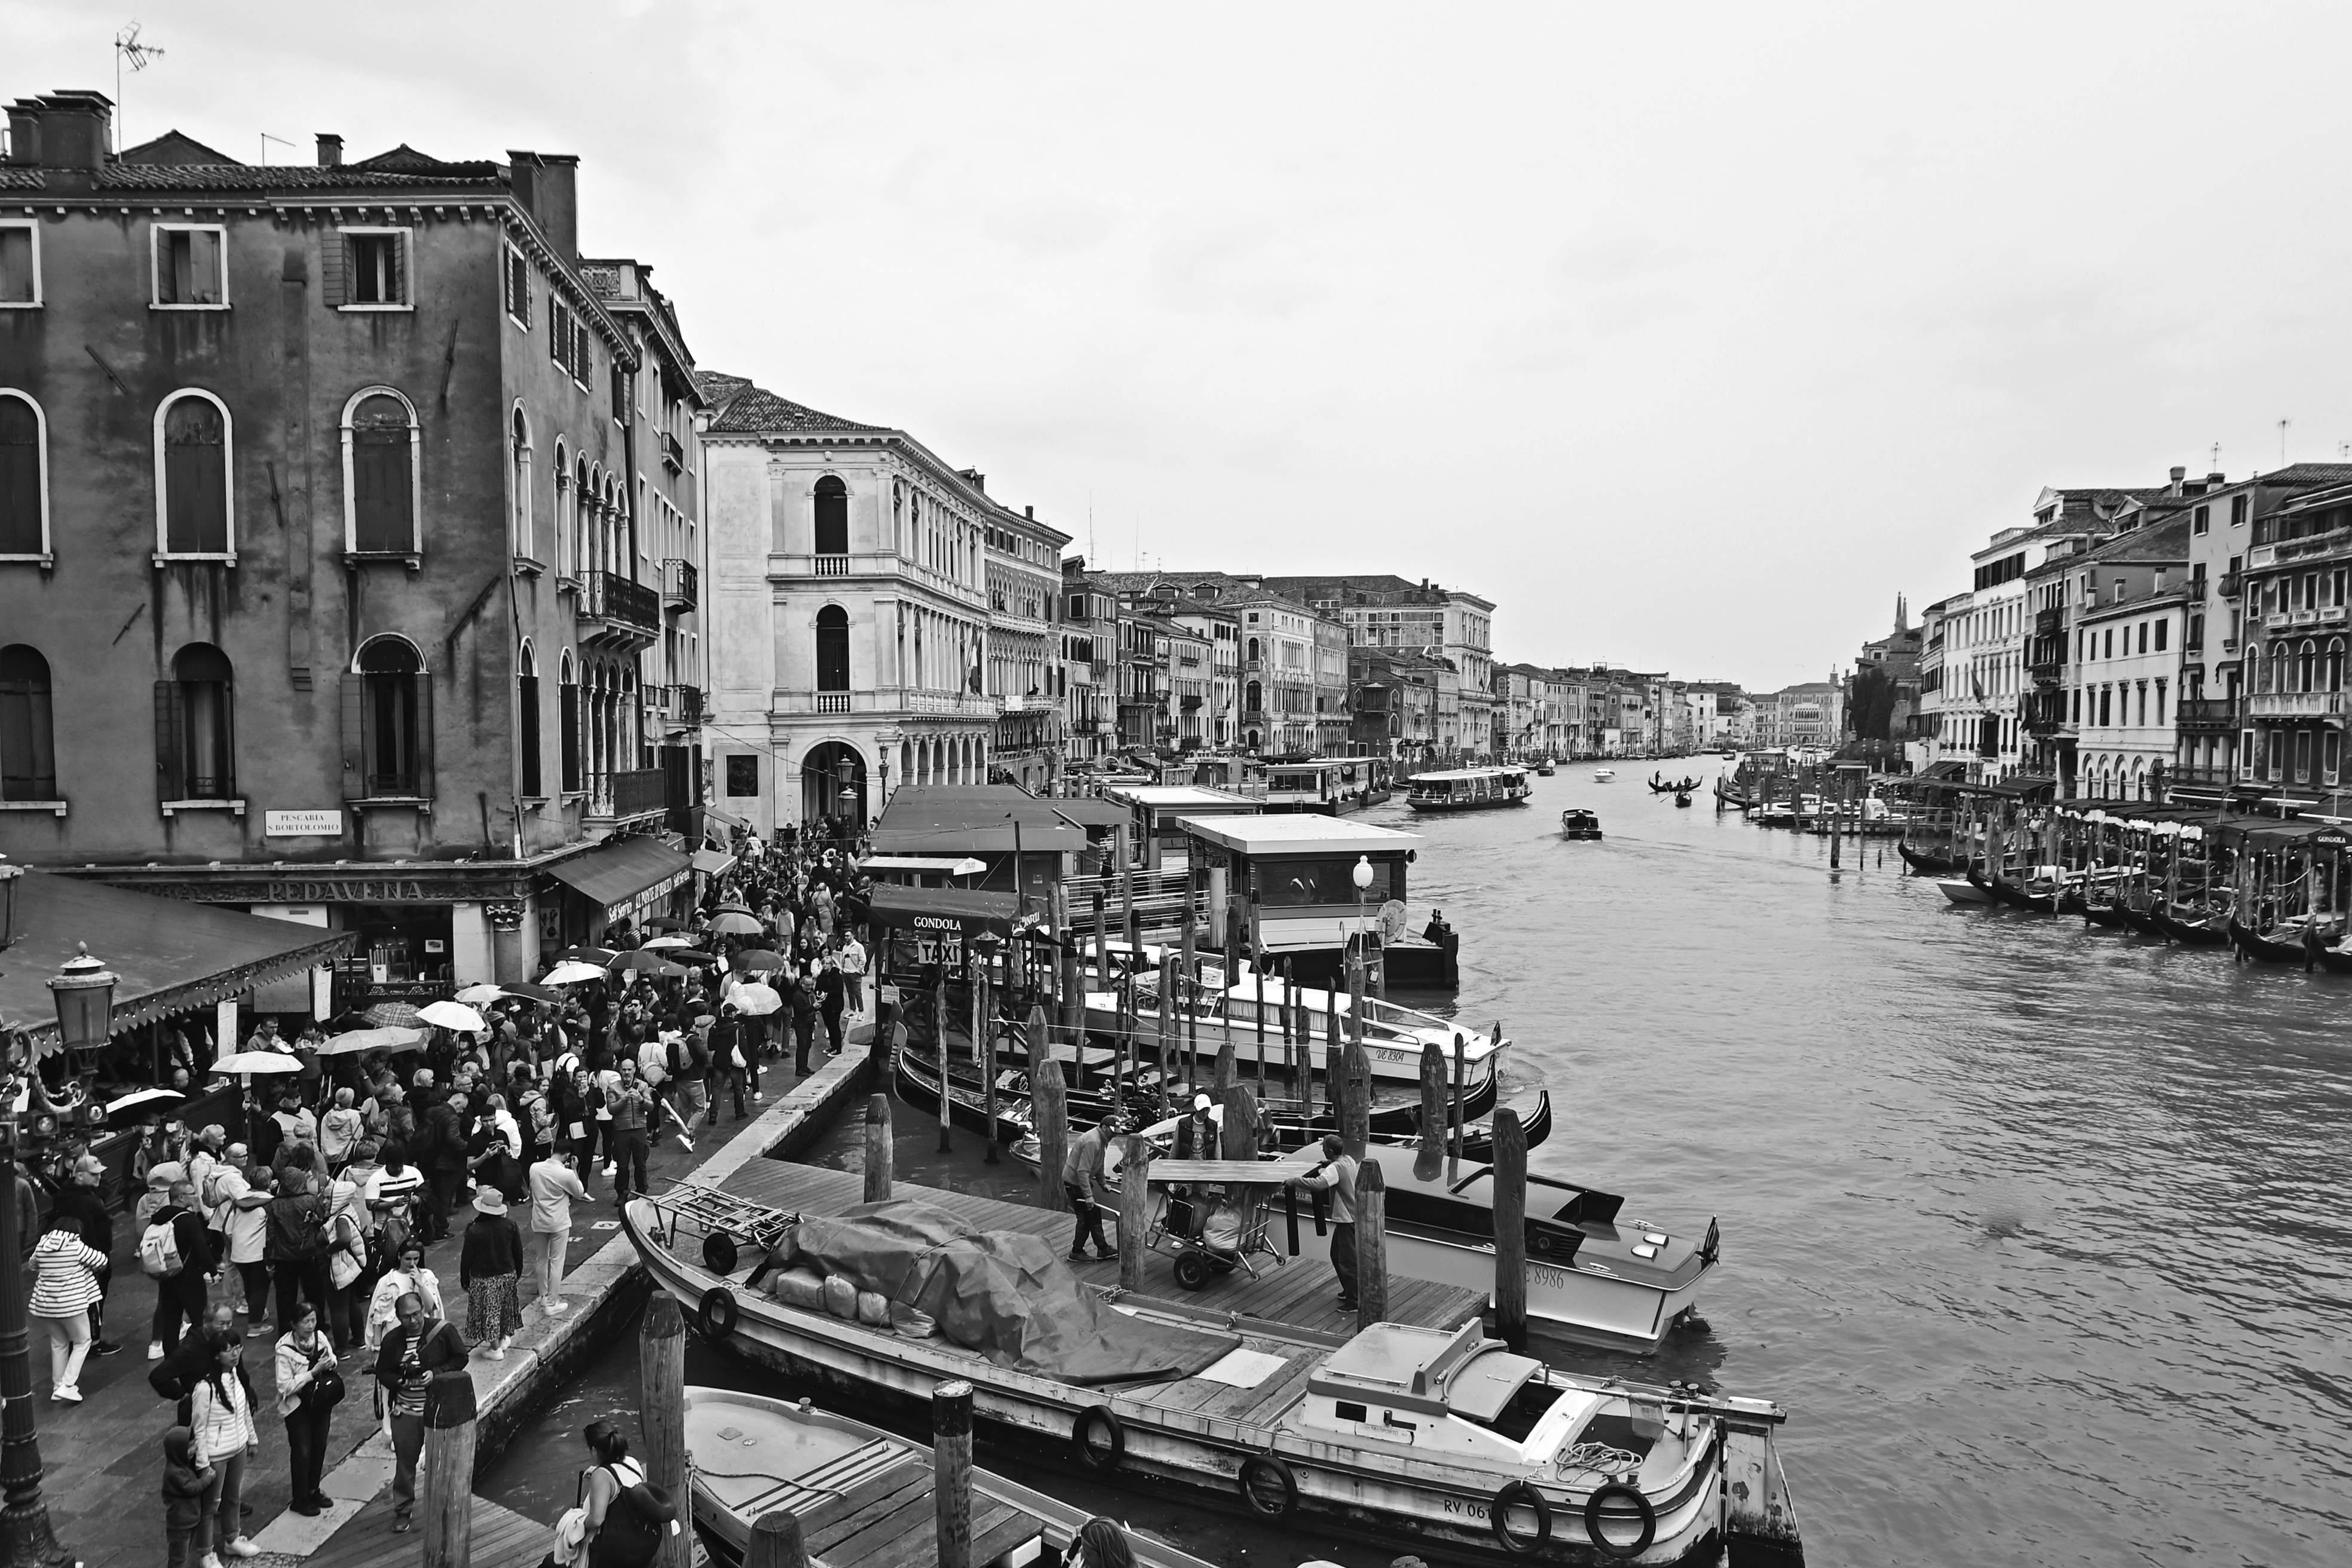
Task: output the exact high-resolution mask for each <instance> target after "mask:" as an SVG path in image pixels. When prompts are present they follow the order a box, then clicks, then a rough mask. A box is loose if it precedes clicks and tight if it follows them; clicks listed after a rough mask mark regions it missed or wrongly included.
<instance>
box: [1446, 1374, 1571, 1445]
mask: <svg viewBox="0 0 2352 1568" xmlns="http://www.w3.org/2000/svg"><path fill="white" fill-rule="evenodd" d="M1567 1392H1568V1390H1567V1389H1565V1388H1556V1387H1554V1386H1552V1385H1551V1384H1548V1383H1538V1382H1536V1381H1534V1380H1533V1379H1529V1380H1528V1382H1526V1383H1523V1384H1520V1385H1519V1391H1518V1392H1517V1394H1512V1395H1511V1398H1510V1402H1509V1403H1508V1404H1507V1405H1504V1406H1503V1407H1502V1408H1501V1409H1500V1410H1497V1411H1496V1412H1495V1415H1494V1416H1493V1418H1492V1419H1491V1420H1485V1421H1481V1420H1479V1419H1478V1417H1476V1416H1475V1415H1463V1413H1462V1412H1461V1411H1458V1410H1457V1411H1455V1412H1454V1414H1455V1415H1461V1416H1462V1418H1463V1419H1464V1420H1465V1421H1470V1422H1474V1423H1475V1424H1476V1425H1478V1426H1484V1427H1485V1428H1486V1430H1488V1431H1489V1432H1492V1433H1495V1434H1496V1436H1502V1437H1507V1438H1509V1439H1510V1440H1511V1441H1512V1442H1514V1443H1524V1442H1526V1441H1527V1440H1528V1433H1530V1432H1532V1431H1534V1430H1535V1429H1536V1423H1537V1422H1538V1421H1540V1420H1542V1419H1543V1418H1544V1416H1545V1415H1548V1414H1549V1412H1550V1410H1551V1407H1552V1406H1553V1405H1557V1404H1559V1401H1560V1396H1561V1395H1562V1394H1566V1393H1567Z"/></svg>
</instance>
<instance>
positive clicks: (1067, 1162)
mask: <svg viewBox="0 0 2352 1568" xmlns="http://www.w3.org/2000/svg"><path fill="white" fill-rule="evenodd" d="M1125 1130H1126V1123H1125V1121H1124V1120H1123V1119H1122V1118H1121V1117H1120V1116H1119V1113H1118V1111H1116V1110H1114V1111H1112V1112H1111V1113H1110V1114H1109V1115H1108V1116H1106V1117H1105V1118H1103V1120H1102V1121H1099V1122H1097V1123H1096V1124H1095V1125H1094V1126H1092V1127H1089V1128H1087V1130H1086V1131H1084V1132H1081V1133H1079V1134H1078V1135H1077V1137H1076V1138H1075V1139H1074V1140H1072V1141H1071V1143H1070V1152H1069V1154H1068V1155H1067V1157H1066V1158H1065V1159H1064V1160H1063V1162H1062V1195H1063V1196H1064V1197H1066V1198H1068V1199H1069V1200H1070V1212H1071V1213H1073V1214H1075V1215H1077V1216H1078V1228H1077V1233H1076V1235H1075V1236H1073V1237H1071V1238H1070V1261H1071V1262H1073V1263H1084V1262H1085V1261H1086V1260H1087V1237H1089V1236H1091V1237H1094V1243H1095V1256H1096V1257H1097V1258H1116V1257H1118V1249H1117V1248H1115V1247H1112V1246H1111V1244H1110V1243H1109V1242H1108V1241H1106V1240H1105V1239H1104V1238H1103V1222H1102V1216H1103V1212H1104V1210H1105V1209H1107V1208H1108V1206H1109V1205H1110V1202H1111V1196H1110V1189H1109V1188H1108V1186H1106V1185H1105V1184H1104V1183H1103V1143H1104V1142H1105V1141H1106V1140H1108V1139H1111V1138H1116V1137H1118V1135H1119V1133H1120V1132H1122V1131H1125Z"/></svg>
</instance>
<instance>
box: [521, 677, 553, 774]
mask: <svg viewBox="0 0 2352 1568" xmlns="http://www.w3.org/2000/svg"><path fill="white" fill-rule="evenodd" d="M515 685H516V688H517V691H516V695H517V698H518V701H517V704H516V707H517V712H518V715H519V717H520V719H521V721H522V722H521V726H520V733H519V734H518V735H517V736H516V739H517V741H518V742H520V747H521V751H522V793H523V794H524V795H526V796H527V797H529V798H530V799H533V800H536V799H538V798H539V797H540V796H541V795H544V794H546V793H547V792H546V791H545V790H543V789H541V787H540V772H539V677H537V676H536V675H525V676H519V677H517V678H516V681H515Z"/></svg>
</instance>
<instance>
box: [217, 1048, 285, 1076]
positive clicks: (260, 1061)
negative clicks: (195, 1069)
mask: <svg viewBox="0 0 2352 1568" xmlns="http://www.w3.org/2000/svg"><path fill="white" fill-rule="evenodd" d="M301 1070H302V1064H301V1063H300V1062H298V1061H296V1060H295V1059H294V1058H292V1057H289V1056H285V1055H282V1054H280V1053H279V1052H277V1051H231V1052H230V1053H229V1054H228V1055H226V1056H225V1057H223V1058H220V1060H218V1061H216V1062H215V1063H213V1071H215V1072H216V1073H233V1074H236V1076H238V1077H243V1076H245V1075H247V1074H248V1073H269V1072H300V1071H301Z"/></svg>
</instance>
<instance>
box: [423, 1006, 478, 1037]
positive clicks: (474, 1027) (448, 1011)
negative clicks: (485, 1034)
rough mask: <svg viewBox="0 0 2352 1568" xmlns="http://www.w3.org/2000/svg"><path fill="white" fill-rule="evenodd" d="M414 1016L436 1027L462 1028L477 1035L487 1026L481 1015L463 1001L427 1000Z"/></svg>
mask: <svg viewBox="0 0 2352 1568" xmlns="http://www.w3.org/2000/svg"><path fill="white" fill-rule="evenodd" d="M416 1016H418V1017H419V1018H422V1019H423V1020H425V1022H426V1023H428V1024H430V1025H432V1026H434V1027H435V1028H436V1029H462V1030H464V1031H466V1032H467V1033H468V1034H475V1035H478V1034H480V1033H481V1032H482V1031H483V1030H485V1029H487V1028H488V1027H489V1026H488V1024H486V1023H484V1022H482V1016H481V1015H480V1014H479V1013H477V1012H475V1011H474V1010H473V1009H472V1008H471V1007H468V1006H467V1005H465V1004H464V1003H463V1002H428V1003H426V1004H425V1005H424V1006H422V1007H419V1008H418V1009H417V1010H416Z"/></svg>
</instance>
